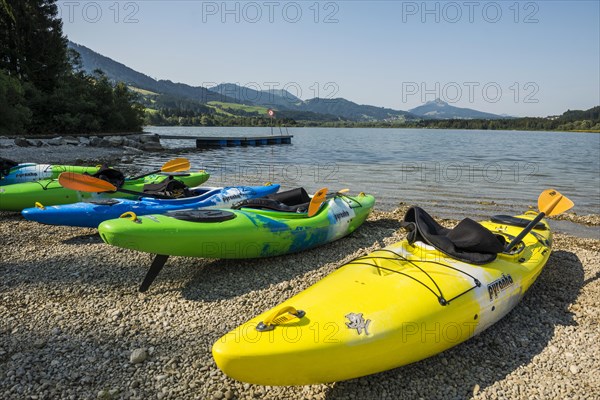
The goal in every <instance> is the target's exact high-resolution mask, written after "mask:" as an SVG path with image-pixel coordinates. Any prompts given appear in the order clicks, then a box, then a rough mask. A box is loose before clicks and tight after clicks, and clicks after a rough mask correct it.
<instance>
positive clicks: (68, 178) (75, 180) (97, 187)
mask: <svg viewBox="0 0 600 400" xmlns="http://www.w3.org/2000/svg"><path fill="white" fill-rule="evenodd" d="M58 183H60V185H61V186H62V187H65V188H67V189H72V190H78V191H80V192H92V193H100V192H114V191H116V190H117V187H116V186H115V185H113V184H112V183H110V182H106V181H103V180H102V179H98V178H94V177H93V176H90V175H83V174H78V173H75V172H63V173H62V174H60V175H59V176H58Z"/></svg>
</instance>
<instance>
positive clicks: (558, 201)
mask: <svg viewBox="0 0 600 400" xmlns="http://www.w3.org/2000/svg"><path fill="white" fill-rule="evenodd" d="M574 205H575V204H573V202H572V201H571V200H569V199H568V198H567V197H565V196H563V195H562V194H560V193H559V192H558V191H557V190H554V189H547V190H544V191H543V192H542V194H540V197H539V198H538V209H539V210H540V212H543V213H544V214H546V215H558V214H562V213H563V212H565V211H567V210H569V209H570V208H571V207H573V206H574Z"/></svg>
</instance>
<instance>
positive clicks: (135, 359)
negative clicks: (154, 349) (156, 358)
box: [129, 348, 148, 364]
mask: <svg viewBox="0 0 600 400" xmlns="http://www.w3.org/2000/svg"><path fill="white" fill-rule="evenodd" d="M147 358H148V351H147V350H146V349H143V348H142V349H135V350H133V351H132V352H131V355H130V356H129V362H130V363H131V364H140V363H143V362H144V361H146V359H147Z"/></svg>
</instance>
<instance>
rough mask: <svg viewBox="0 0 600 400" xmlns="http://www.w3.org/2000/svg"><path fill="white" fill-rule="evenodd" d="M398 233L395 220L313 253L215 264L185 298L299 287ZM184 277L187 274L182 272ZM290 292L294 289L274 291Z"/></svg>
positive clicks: (374, 224)
mask: <svg viewBox="0 0 600 400" xmlns="http://www.w3.org/2000/svg"><path fill="white" fill-rule="evenodd" d="M398 229H400V222H399V221H397V220H394V219H379V220H377V221H367V222H365V223H364V224H363V225H362V226H361V227H360V228H359V229H358V230H356V231H355V232H353V233H352V234H351V235H349V236H347V237H345V238H342V239H340V240H337V241H335V242H333V243H329V244H326V245H324V246H320V247H317V248H315V249H312V250H308V251H303V252H300V253H296V254H290V255H285V256H278V257H271V258H259V259H248V260H218V261H214V262H211V263H209V264H207V265H206V266H205V267H204V268H202V269H199V270H197V271H195V272H194V276H193V278H192V279H189V281H188V282H187V283H186V284H185V287H184V289H183V293H182V294H183V297H184V298H186V299H188V300H198V301H218V300H223V299H230V298H232V297H236V296H239V295H242V294H246V293H249V292H251V291H253V290H260V289H264V288H267V287H269V286H271V285H277V284H279V283H281V282H285V281H292V282H291V284H292V285H293V286H295V285H294V283H293V280H294V278H298V277H301V276H303V275H305V274H307V273H309V272H310V271H313V270H316V269H318V268H320V267H322V266H323V265H325V264H328V263H336V262H340V261H341V260H343V259H344V258H346V257H348V256H349V255H351V254H353V253H354V252H356V251H357V250H359V249H361V248H365V247H370V246H372V245H373V244H374V243H375V242H379V245H381V246H383V242H382V240H383V239H384V238H386V237H389V236H391V235H392V234H393V233H394V231H396V230H398ZM171 262H172V260H169V261H168V262H167V265H166V267H165V269H164V270H163V271H162V272H161V275H159V277H158V278H157V281H158V280H160V279H161V278H164V275H163V274H165V272H166V270H168V269H169V270H172V269H175V268H177V265H176V264H174V265H169V263H171ZM181 273H185V271H183V270H182V271H181ZM188 273H189V272H188ZM165 275H166V274H165ZM166 279H168V278H166ZM181 279H183V278H181ZM288 289H291V287H286V288H277V289H274V290H283V291H286V290H288ZM150 290H152V287H151V288H150Z"/></svg>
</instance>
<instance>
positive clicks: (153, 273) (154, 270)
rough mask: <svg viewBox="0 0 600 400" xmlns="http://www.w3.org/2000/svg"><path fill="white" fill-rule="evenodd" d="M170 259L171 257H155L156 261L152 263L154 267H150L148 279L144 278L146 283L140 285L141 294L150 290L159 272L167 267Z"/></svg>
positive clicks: (158, 255)
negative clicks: (166, 264)
mask: <svg viewBox="0 0 600 400" xmlns="http://www.w3.org/2000/svg"><path fill="white" fill-rule="evenodd" d="M168 258H169V256H165V255H162V254H157V255H156V257H154V261H152V265H151V266H150V269H149V270H148V272H147V273H146V277H145V278H144V281H143V282H142V284H141V285H140V289H139V291H140V292H142V293H144V292H145V291H146V290H148V288H149V287H150V285H152V282H154V280H155V279H156V277H157V276H158V274H159V272H160V271H161V270H162V269H163V267H164V266H165V263H166V262H167V259H168Z"/></svg>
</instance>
